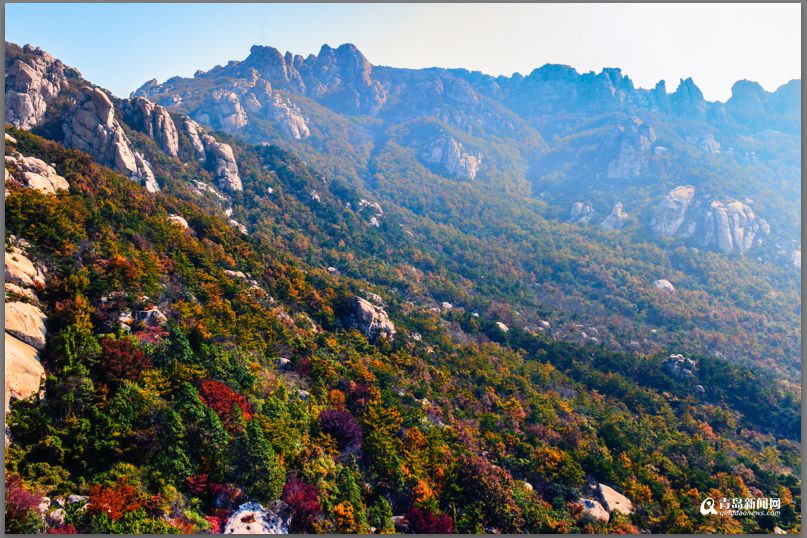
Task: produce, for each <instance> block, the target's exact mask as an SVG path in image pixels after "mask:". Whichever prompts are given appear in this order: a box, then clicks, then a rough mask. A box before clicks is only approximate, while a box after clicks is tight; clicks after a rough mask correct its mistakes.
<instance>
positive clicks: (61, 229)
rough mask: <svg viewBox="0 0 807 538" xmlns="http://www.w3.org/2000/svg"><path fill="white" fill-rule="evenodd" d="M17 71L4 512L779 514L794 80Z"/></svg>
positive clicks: (156, 523)
mask: <svg viewBox="0 0 807 538" xmlns="http://www.w3.org/2000/svg"><path fill="white" fill-rule="evenodd" d="M6 73H7V74H6V103H7V105H6V120H7V126H6V133H7V137H6V229H7V232H6V320H7V321H6V328H5V329H6V383H7V386H6V398H7V425H8V430H7V441H8V442H9V443H10V444H9V445H8V447H7V458H6V473H7V483H6V489H7V491H8V492H10V493H9V496H8V497H7V500H8V501H9V502H8V503H7V510H6V525H7V530H8V531H10V532H34V531H45V530H52V531H54V532H75V531H78V532H87V533H90V532H116V533H161V532H205V531H208V532H209V531H212V532H225V533H229V532H237V533H240V532H250V531H255V530H259V531H264V532H289V531H292V532H371V531H374V532H390V531H393V530H397V531H399V532H403V531H412V532H416V533H441V532H452V531H457V532H588V531H601V532H639V531H650V532H729V531H745V532H772V531H774V530H775V529H776V528H779V529H786V530H793V531H794V532H797V531H798V529H799V528H800V518H799V516H798V513H799V506H800V481H799V478H798V476H799V473H800V460H799V449H800V436H799V419H800V409H799V403H798V400H799V398H798V395H799V391H800V386H799V384H798V371H799V365H798V347H799V327H798V317H797V312H798V308H799V306H800V299H799V295H798V286H799V279H800V275H799V272H798V271H797V270H795V269H794V267H793V259H792V258H791V257H790V255H791V252H790V250H793V249H795V248H798V243H790V242H789V241H793V240H796V239H799V236H798V235H795V234H796V232H794V231H793V230H795V228H794V227H789V226H791V225H792V223H790V224H788V222H789V221H788V218H789V217H788V211H790V212H791V213H790V215H791V216H792V215H793V214H796V215H797V214H798V213H793V212H797V207H795V206H791V205H788V204H790V200H789V199H786V195H787V193H788V192H790V191H787V190H786V189H791V190H793V189H796V190H797V189H798V186H797V185H795V186H794V184H793V173H794V171H795V170H798V168H799V166H800V163H799V161H798V157H797V156H794V155H795V154H794V153H792V151H793V148H792V142H793V141H794V140H797V139H798V138H797V136H798V135H797V134H794V133H793V124H792V123H789V122H791V120H792V115H791V108H788V107H791V106H792V103H791V102H790V101H788V100H787V95H789V93H788V92H789V91H790V90H788V88H789V87H791V86H787V87H785V88H783V89H781V90H779V91H777V92H776V93H773V94H767V93H764V92H762V93H758V97H759V99H758V101H759V102H760V103H762V105H761V106H762V110H761V111H760V110H757V111H756V112H752V111H750V109H749V108H748V107H747V106H745V107H744V106H739V105H738V104H737V103H740V104H742V102H743V101H742V99H740V100H735V101H734V103H733V104H732V101H730V102H729V103H727V104H725V105H721V104H719V103H717V104H716V103H705V102H703V99H702V97H700V98H698V92H697V88H696V87H694V84H692V83H691V81H689V82H685V83H684V84H682V86H681V88H679V90H678V91H677V92H676V93H674V94H667V93H666V92H665V91H663V89H662V90H659V89H656V90H655V91H645V90H636V89H633V87H632V85H631V84H630V82H629V80H628V79H626V78H625V77H624V76H623V75H621V74H620V73H619V72H618V71H613V70H609V71H605V72H603V73H602V74H599V75H593V74H592V75H578V74H577V73H575V72H574V71H572V70H570V69H566V68H560V67H557V66H549V67H545V68H542V69H540V70H537V71H536V72H535V73H533V74H532V75H530V76H529V77H521V78H519V77H513V78H507V79H504V78H499V79H493V78H490V77H485V76H483V75H480V74H477V73H467V72H463V71H446V70H436V69H435V70H417V71H411V70H397V69H392V68H381V67H376V66H371V65H370V64H369V62H367V61H366V60H365V59H364V58H363V56H361V54H360V53H359V52H358V51H357V50H356V49H355V48H354V47H350V46H343V47H340V48H338V49H330V48H327V47H326V48H323V51H321V52H320V54H319V55H317V56H311V57H309V58H306V59H303V58H300V57H293V56H291V55H286V56H283V55H281V54H280V53H278V52H277V51H275V50H274V49H271V48H268V47H255V48H253V50H252V53H251V55H250V57H249V58H248V59H247V60H245V61H244V62H233V63H231V64H229V65H228V66H226V67H220V68H215V69H213V70H211V71H210V72H208V73H197V75H196V76H195V77H193V78H191V79H179V78H177V79H171V80H169V81H167V82H166V83H165V84H163V85H160V84H157V83H150V84H147V85H146V86H144V87H143V88H141V90H139V91H138V92H137V95H135V96H132V97H130V98H127V99H118V98H116V97H115V96H112V95H111V94H109V92H106V91H105V90H103V89H102V88H98V87H96V86H94V85H93V84H92V83H90V82H88V81H85V80H84V79H83V78H82V77H81V76H80V74H79V73H78V72H77V71H76V70H75V69H72V68H69V67H67V66H64V65H63V64H62V63H61V62H59V61H58V60H56V59H55V58H53V57H51V56H49V55H48V54H46V53H44V52H43V51H41V50H38V49H35V48H33V47H24V48H20V47H17V46H16V45H13V44H7V49H6ZM550 82H551V83H550ZM606 82H607V84H610V88H612V89H613V91H612V89H608V86H607V84H606ZM601 86H602V87H605V90H607V91H605V90H603V91H601V92H600V91H595V89H596V88H598V87H601ZM751 89H752V90H753V89H754V88H753V87H751ZM744 91H745V92H746V93H747V91H749V86H748V85H747V84H746V85H744V86H743V85H740V87H739V89H736V91H735V96H736V95H738V94H742V92H744ZM754 91H757V90H754ZM760 91H761V89H760ZM614 95H616V96H617V97H616V98H614ZM609 96H610V97H609ZM760 96H761V97H760ZM651 98H652V99H651ZM733 99H735V98H733ZM701 108H702V109H703V110H702V111H703V114H700V112H699V111H700V110H701ZM720 110H723V112H724V113H723V114H722V116H721V114H720V113H719V111H720ZM715 111H718V112H715ZM684 112H686V113H684ZM743 114H745V115H743ZM639 116H641V119H638V120H637V119H636V118H638V117H639ZM716 117H722V118H723V119H720V120H719V121H720V122H724V123H720V122H719V121H718V119H715V118H716ZM583 118H586V119H583ZM696 127H697V128H698V129H701V130H702V131H698V130H697V129H696ZM707 131H708V132H711V133H712V134H713V139H711V138H708V136H707V135H706V134H704V135H703V140H701V139H697V140H696V139H695V138H693V139H692V140H688V139H687V136H689V137H693V136H700V135H695V134H692V133H701V132H707ZM741 142H742V144H741ZM716 144H719V145H720V147H719V148H718V149H719V150H720V153H716V152H714V151H713V150H714V149H715V148H716ZM769 144H770V145H769ZM774 144H776V147H774ZM761 145H762V146H764V147H765V148H766V149H765V151H762V150H761V149H760V147H761ZM702 147H709V148H711V150H709V152H708V153H707V152H706V151H705V150H703V149H702ZM699 148H701V149H699ZM729 148H733V151H732V152H729V151H728V150H729ZM744 152H746V153H744ZM752 153H754V155H752ZM754 157H756V160H755V159H754ZM563 163H565V164H563ZM683 171H686V173H683ZM765 174H767V175H765ZM581 178H582V179H581ZM775 178H778V180H777V181H779V183H775V182H774V180H775ZM584 179H585V181H584ZM766 181H767V182H768V183H767V184H768V188H769V189H771V190H775V189H776V188H778V187H777V185H778V186H781V187H782V189H780V190H779V191H777V192H778V194H777V196H779V197H778V198H777V197H776V196H774V195H773V194H772V193H769V192H767V193H766V192H765V191H763V190H754V189H762V188H763V186H764V185H765V182H766ZM740 187H742V188H743V189H748V191H742V190H739V188H740ZM752 196H753V199H750V198H751V197H752ZM746 198H749V199H746ZM575 202H579V204H577V203H575ZM570 207H571V208H572V213H571V215H572V217H573V218H574V220H577V221H579V222H575V223H571V222H568V221H569V220H570V219H569V215H570V213H569V211H570V210H569V208H570ZM586 219H587V220H586ZM584 221H585V222H584ZM787 249H790V250H787ZM9 343H11V344H12V345H9ZM40 380H43V382H42V384H41V385H40ZM707 496H712V497H714V498H721V497H745V496H753V497H756V496H760V497H777V498H780V499H781V500H782V504H783V509H782V511H781V513H780V515H779V516H777V517H767V516H760V517H756V518H754V517H750V518H737V519H731V518H729V519H719V520H718V519H714V518H710V517H708V516H703V515H701V513H700V511H699V506H700V502H701V501H702V499H703V498H705V497H707ZM45 497H46V498H47V499H46V500H43V498H45Z"/></svg>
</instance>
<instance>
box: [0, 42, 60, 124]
mask: <svg viewBox="0 0 807 538" xmlns="http://www.w3.org/2000/svg"><path fill="white" fill-rule="evenodd" d="M22 52H23V55H22V56H21V57H20V58H18V59H17V60H16V61H15V62H14V63H13V64H11V67H9V68H7V69H8V71H7V72H6V80H5V90H6V122H8V123H10V124H12V125H14V126H15V127H17V128H18V129H30V128H31V127H35V126H37V125H39V123H40V122H41V121H42V120H43V119H44V117H45V112H46V111H47V108H48V105H49V104H50V103H51V102H52V101H53V100H54V99H55V98H56V97H57V96H58V95H59V92H61V90H62V89H63V88H64V87H66V86H67V85H68V80H67V77H66V76H65V66H64V64H62V62H61V61H60V60H57V59H55V58H54V57H53V56H51V55H50V54H48V53H47V52H44V51H43V50H41V49H39V48H34V47H32V46H30V45H25V47H23V49H22ZM6 65H8V64H6Z"/></svg>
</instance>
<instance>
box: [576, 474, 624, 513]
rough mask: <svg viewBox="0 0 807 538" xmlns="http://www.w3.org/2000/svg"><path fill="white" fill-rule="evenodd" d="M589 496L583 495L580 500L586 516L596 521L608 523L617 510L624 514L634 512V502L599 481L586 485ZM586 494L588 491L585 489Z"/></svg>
mask: <svg viewBox="0 0 807 538" xmlns="http://www.w3.org/2000/svg"><path fill="white" fill-rule="evenodd" d="M586 489H587V493H588V497H591V498H588V497H581V498H580V500H579V501H578V502H579V503H580V504H581V505H582V506H583V513H584V514H585V515H586V517H588V518H590V519H593V520H595V521H602V522H605V523H607V522H608V521H609V520H610V519H611V515H612V514H613V513H615V512H619V513H622V514H624V515H630V514H632V513H633V503H632V502H631V501H630V499H628V498H627V497H625V496H624V495H622V494H621V493H619V492H618V491H616V490H615V489H614V488H612V487H610V486H607V485H605V484H602V483H599V482H593V483H590V484H588V486H587V487H586ZM584 494H586V491H584Z"/></svg>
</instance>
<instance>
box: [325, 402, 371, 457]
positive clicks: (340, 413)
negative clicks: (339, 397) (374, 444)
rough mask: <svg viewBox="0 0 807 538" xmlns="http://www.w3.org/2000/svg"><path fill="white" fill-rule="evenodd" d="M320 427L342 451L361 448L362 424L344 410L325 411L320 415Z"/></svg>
mask: <svg viewBox="0 0 807 538" xmlns="http://www.w3.org/2000/svg"><path fill="white" fill-rule="evenodd" d="M319 427H320V430H322V432H323V433H327V434H328V435H330V436H332V437H333V438H334V439H336V443H337V444H338V445H339V449H340V450H345V449H354V448H358V447H359V446H361V424H359V422H358V421H357V420H356V419H355V418H353V416H352V415H351V414H350V413H348V412H347V411H344V410H342V409H325V410H324V411H322V412H321V413H320V414H319Z"/></svg>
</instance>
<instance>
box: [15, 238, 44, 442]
mask: <svg viewBox="0 0 807 538" xmlns="http://www.w3.org/2000/svg"><path fill="white" fill-rule="evenodd" d="M5 258H6V297H5V315H6V321H5V331H6V332H5V376H6V383H5V389H6V393H5V411H6V412H8V410H9V404H10V401H11V398H14V399H19V400H23V399H25V398H27V397H29V396H31V395H32V394H36V393H38V392H39V390H40V384H41V381H42V378H43V377H44V376H45V370H44V368H42V364H40V362H39V355H38V350H39V349H42V348H44V347H45V336H46V331H45V319H46V318H45V314H43V313H42V311H41V310H40V309H39V308H38V307H37V306H35V304H33V303H23V302H19V301H17V300H15V298H14V297H10V296H9V294H8V292H9V291H11V292H13V293H15V294H16V295H18V296H24V297H27V298H28V299H30V300H32V301H33V302H35V301H36V300H37V297H36V293H35V290H34V288H35V287H36V286H42V285H44V283H45V280H44V278H43V276H42V273H41V272H40V271H39V270H38V269H37V268H36V267H35V266H34V264H33V262H32V261H31V260H30V259H28V258H27V257H26V256H25V254H24V252H23V251H22V250H20V249H19V248H16V247H14V248H13V249H12V252H6V254H5ZM8 441H9V439H8V435H6V443H8Z"/></svg>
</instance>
